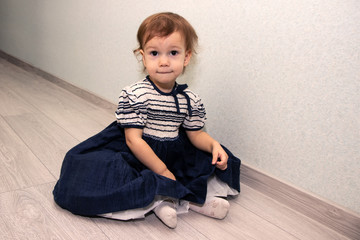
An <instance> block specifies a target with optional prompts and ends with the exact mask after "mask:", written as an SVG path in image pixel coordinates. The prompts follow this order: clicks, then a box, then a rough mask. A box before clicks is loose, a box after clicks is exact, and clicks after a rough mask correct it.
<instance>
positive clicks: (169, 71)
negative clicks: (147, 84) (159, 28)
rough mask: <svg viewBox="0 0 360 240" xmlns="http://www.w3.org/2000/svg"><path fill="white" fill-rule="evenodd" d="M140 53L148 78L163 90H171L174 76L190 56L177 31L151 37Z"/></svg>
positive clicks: (181, 69)
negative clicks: (167, 34)
mask: <svg viewBox="0 0 360 240" xmlns="http://www.w3.org/2000/svg"><path fill="white" fill-rule="evenodd" d="M140 53H141V54H142V59H143V63H144V66H145V68H146V71H147V72H148V74H149V75H150V79H151V80H152V81H153V82H154V83H155V85H156V86H157V87H158V88H159V89H160V90H162V91H164V92H170V91H171V90H172V88H173V87H174V84H175V80H176V78H177V77H178V76H179V75H180V74H181V73H182V72H183V70H184V67H185V66H187V65H188V64H189V61H190V58H191V51H186V48H185V40H184V39H183V38H182V37H181V34H180V33H179V32H173V33H172V34H170V35H169V36H166V37H153V38H152V39H150V40H149V41H148V42H147V43H146V44H145V45H144V49H142V50H140Z"/></svg>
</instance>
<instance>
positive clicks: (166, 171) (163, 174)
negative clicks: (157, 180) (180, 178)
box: [160, 169, 176, 181]
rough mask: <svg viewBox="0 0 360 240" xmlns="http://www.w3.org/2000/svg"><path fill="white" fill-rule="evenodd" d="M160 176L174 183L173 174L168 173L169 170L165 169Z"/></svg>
mask: <svg viewBox="0 0 360 240" xmlns="http://www.w3.org/2000/svg"><path fill="white" fill-rule="evenodd" d="M160 175H161V176H164V177H167V178H170V179H172V180H174V181H176V178H175V176H174V174H173V173H172V172H170V170H169V169H166V170H165V171H164V172H162V173H160Z"/></svg>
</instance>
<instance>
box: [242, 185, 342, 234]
mask: <svg viewBox="0 0 360 240" xmlns="http://www.w3.org/2000/svg"><path fill="white" fill-rule="evenodd" d="M235 202H236V203H237V204H239V205H241V206H242V207H244V208H246V209H247V210H249V211H251V212H253V213H254V214H256V215H257V216H259V217H261V218H263V219H265V220H267V221H268V222H271V223H272V224H274V225H276V226H278V227H279V228H281V229H284V230H285V231H287V232H289V233H290V234H291V235H293V236H295V237H297V238H298V239H316V240H322V239H323V240H331V239H334V240H335V239H348V238H346V237H345V236H343V235H340V234H338V233H337V232H335V231H334V230H332V229H329V228H327V227H325V226H324V225H322V224H320V223H318V222H316V221H314V220H312V219H310V218H308V217H306V216H304V215H302V214H301V213H299V212H296V211H295V210H293V209H290V208H289V207H287V206H286V205H284V204H281V203H280V202H277V201H276V200H274V199H272V198H269V197H268V196H266V195H264V194H262V193H260V192H258V191H256V190H254V189H252V188H250V187H248V186H247V185H245V184H242V185H241V195H240V196H239V197H238V198H237V199H236V201H235Z"/></svg>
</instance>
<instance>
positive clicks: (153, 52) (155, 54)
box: [150, 51, 158, 57]
mask: <svg viewBox="0 0 360 240" xmlns="http://www.w3.org/2000/svg"><path fill="white" fill-rule="evenodd" d="M150 55H151V56H154V57H156V56H157V55H158V52H157V51H151V52H150Z"/></svg>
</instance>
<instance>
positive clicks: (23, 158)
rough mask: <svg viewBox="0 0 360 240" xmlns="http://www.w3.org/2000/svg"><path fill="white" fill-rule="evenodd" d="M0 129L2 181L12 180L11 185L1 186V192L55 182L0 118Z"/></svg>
mask: <svg viewBox="0 0 360 240" xmlns="http://www.w3.org/2000/svg"><path fill="white" fill-rule="evenodd" d="M0 129H1V131H0V152H1V156H0V157H1V159H0V160H1V164H2V165H3V166H4V167H5V169H4V168H2V170H1V171H2V173H3V174H5V175H6V176H5V177H4V179H7V180H9V179H11V180H12V181H11V182H12V185H5V187H4V186H2V187H4V188H5V189H2V190H3V191H8V190H16V189H19V188H26V187H29V186H34V185H38V184H42V183H47V182H51V181H54V180H55V178H54V177H53V176H52V175H51V173H50V172H49V171H48V169H47V168H46V167H45V166H44V165H43V164H42V163H41V161H40V160H39V159H38V158H37V157H36V156H35V155H34V153H33V152H32V151H31V150H30V149H29V148H28V147H27V146H26V144H25V143H24V142H23V141H22V140H21V139H20V137H19V136H18V135H17V134H16V133H15V132H14V131H13V129H12V128H11V127H10V126H9V125H8V123H7V122H6V121H5V120H4V119H3V118H2V117H0ZM6 188H10V189H6Z"/></svg>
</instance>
